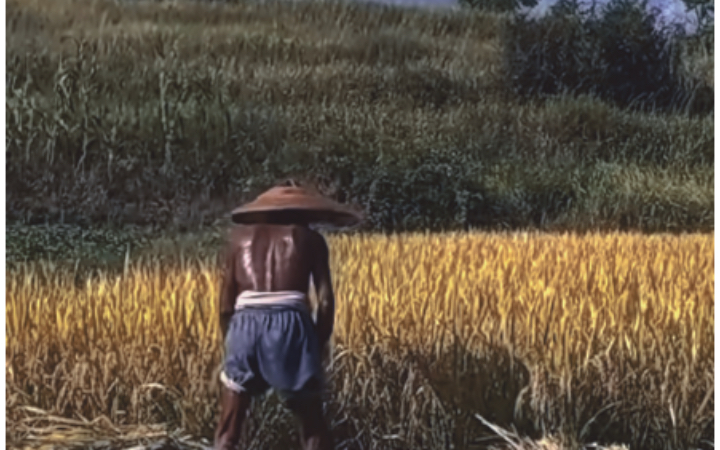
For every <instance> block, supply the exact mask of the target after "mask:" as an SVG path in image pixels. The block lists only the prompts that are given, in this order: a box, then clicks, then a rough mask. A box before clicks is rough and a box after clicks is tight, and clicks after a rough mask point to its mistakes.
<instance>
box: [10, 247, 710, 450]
mask: <svg viewBox="0 0 720 450" xmlns="http://www.w3.org/2000/svg"><path fill="white" fill-rule="evenodd" d="M330 246H331V252H332V260H333V273H334V274H335V280H334V282H335V288H336V293H337V298H338V309H337V322H336V330H335V337H334V342H335V347H334V353H333V354H332V357H331V358H330V359H329V360H327V368H328V373H329V374H330V387H331V389H330V393H329V396H328V402H327V404H326V406H327V410H328V413H329V417H330V419H331V423H332V428H333V432H334V434H335V436H336V439H337V442H338V443H339V444H340V443H342V444H341V445H340V446H339V448H347V449H360V448H378V449H443V450H446V449H448V448H457V449H472V448H478V449H480V448H488V447H487V446H488V445H491V444H492V445H494V446H495V447H494V448H508V449H510V448H513V449H519V448H522V449H538V448H542V449H546V450H550V449H558V448H563V449H580V448H586V447H584V445H589V444H591V443H599V444H600V445H608V444H611V443H617V444H625V445H628V446H629V448H633V449H640V448H652V449H688V448H711V447H709V445H710V444H709V442H711V441H712V439H713V438H712V432H713V425H712V424H713V423H714V422H713V420H714V401H713V393H714V368H713V361H714V347H713V342H714V337H713V311H714V309H713V296H714V293H713V279H714V277H713V247H714V239H713V237H712V236H708V235H686V236H668V235H665V236H650V237H648V236H642V235H625V234H614V235H607V234H602V235H587V236H576V235H566V236H549V235H541V234H529V235H527V234H509V235H504V234H471V235H466V234H462V235H411V236H394V237H382V236H360V235H359V236H354V237H348V236H344V237H335V238H332V239H331V240H330ZM218 286H219V280H218V270H217V267H216V266H215V263H214V262H213V260H212V259H207V258H203V257H201V258H196V257H193V256H191V255H187V254H186V255H185V257H184V258H181V257H180V255H176V257H175V258H174V260H173V262H172V263H168V262H167V261H165V262H163V261H161V260H160V259H158V258H157V257H154V258H153V257H146V258H145V259H142V260H137V261H132V262H130V263H129V264H128V266H127V267H126V269H125V271H124V273H120V274H118V273H111V272H102V273H100V274H99V276H98V277H96V278H94V279H91V280H87V281H81V282H78V281H77V280H76V278H75V275H74V274H73V272H72V271H69V272H67V271H64V270H63V269H60V268H58V267H53V266H52V265H51V264H50V263H31V264H27V265H24V266H22V267H21V268H20V269H19V270H17V271H13V272H10V273H9V274H8V283H7V312H6V321H7V333H8V334H7V337H6V344H7V350H6V356H7V366H6V375H7V385H6V393H7V404H6V413H7V419H8V428H7V430H6V433H7V437H8V442H9V444H10V446H11V447H13V446H19V445H31V446H32V445H33V444H34V445H38V444H39V443H40V442H44V443H48V442H55V443H56V444H58V445H62V444H63V443H65V444H67V443H68V441H71V440H74V442H76V443H78V444H79V445H80V446H84V447H88V446H91V445H92V444H95V443H97V442H98V441H101V442H104V444H101V446H102V445H104V446H108V445H110V444H112V445H114V446H115V448H127V447H128V446H130V445H131V443H132V442H138V441H139V440H140V438H139V437H138V434H136V435H135V438H134V440H133V439H132V434H131V433H132V432H133V431H134V432H136V433H139V436H143V435H145V436H147V435H152V433H154V435H155V436H162V435H163V430H165V431H167V430H170V431H175V430H178V429H182V430H183V431H179V432H176V433H177V434H176V436H181V435H185V434H189V435H192V436H196V437H197V436H204V437H210V436H211V435H212V428H213V427H214V424H215V420H216V417H217V416H216V415H217V404H216V400H217V395H218V393H217V389H218V386H217V381H216V380H217V377H216V376H217V372H216V368H217V365H218V363H219V362H220V357H221V349H220V345H219V344H220V343H219V342H218V338H217V333H218V330H217V321H216V320H215V318H216V316H217V310H216V304H215V302H216V297H217V288H218ZM28 406H30V407H33V408H39V410H38V409H27V408H26V407H28ZM478 415H479V416H480V417H482V418H483V420H486V421H488V422H489V423H490V424H491V426H492V427H495V430H494V431H491V430H490V428H488V427H486V426H485V425H483V424H482V423H481V420H480V418H479V417H478ZM58 417H65V419H59V418H58ZM68 419H72V420H68ZM83 419H86V420H87V422H83ZM93 420H94V421H93ZM153 426H154V427H153ZM143 427H144V428H143ZM497 427H500V428H497ZM292 428H293V427H292V420H291V417H290V416H289V414H288V413H287V411H283V410H282V409H281V408H280V406H279V404H278V403H277V401H276V400H275V398H274V397H271V399H270V401H265V402H259V403H256V405H255V407H254V412H253V416H252V419H251V421H250V424H249V427H248V429H247V436H246V440H245V441H244V442H245V443H246V444H251V447H249V448H257V449H261V448H262V449H286V448H292V447H293V446H294V444H293V439H296V435H295V434H294V433H295V432H294V431H291V430H292ZM513 428H514V429H515V430H516V431H506V432H504V431H503V429H505V430H512V429H513ZM503 433H507V434H506V435H505V438H506V439H507V440H509V441H504V440H503V439H502V438H500V437H499V435H502V434H503ZM33 436H34V437H35V438H33ZM123 438H125V440H123ZM541 438H543V439H544V440H541ZM149 440H151V439H149ZM196 441H197V438H196ZM123 444H124V447H123V446H122V445H123ZM452 445H454V447H452ZM187 448H190V447H187Z"/></svg>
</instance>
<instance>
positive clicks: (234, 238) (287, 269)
mask: <svg viewBox="0 0 720 450" xmlns="http://www.w3.org/2000/svg"><path fill="white" fill-rule="evenodd" d="M328 253H329V252H328V247H327V243H326V242H325V238H324V237H323V236H322V235H321V234H320V233H318V232H316V231H313V230H311V229H310V228H308V227H307V226H304V225H295V224H293V225H276V224H257V225H238V226H235V227H234V229H233V230H232V231H231V234H230V240H229V245H228V251H227V254H226V259H225V274H224V280H223V286H222V290H221V295H220V325H221V328H222V332H223V338H224V337H225V334H226V331H227V325H228V322H229V320H230V318H231V316H232V314H233V311H234V307H235V299H236V298H237V296H238V295H239V294H240V293H241V292H243V291H248V290H252V291H259V292H277V291H299V292H303V293H305V294H306V295H307V294H309V288H310V277H311V276H312V279H313V284H314V285H315V288H316V290H317V297H318V314H317V324H316V326H317V332H318V337H319V338H320V342H321V344H323V345H324V343H325V342H326V341H327V340H328V339H329V337H330V334H331V333H332V325H333V323H332V322H333V315H334V314H333V313H334V296H333V291H332V283H331V279H330V267H329V261H328V258H329V255H328ZM308 307H310V305H308Z"/></svg>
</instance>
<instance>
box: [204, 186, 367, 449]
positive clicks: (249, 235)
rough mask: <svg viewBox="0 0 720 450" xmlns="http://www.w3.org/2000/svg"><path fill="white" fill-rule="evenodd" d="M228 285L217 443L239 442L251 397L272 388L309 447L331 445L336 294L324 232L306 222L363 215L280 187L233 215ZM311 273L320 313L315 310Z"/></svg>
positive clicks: (352, 220)
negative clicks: (326, 404)
mask: <svg viewBox="0 0 720 450" xmlns="http://www.w3.org/2000/svg"><path fill="white" fill-rule="evenodd" d="M232 220H233V222H235V223H237V224H239V225H238V226H235V227H233V229H232V231H231V233H230V240H229V245H228V250H227V253H226V259H225V268H224V271H225V272H224V279H223V284H222V289H221V292H220V308H219V310H220V329H221V331H222V335H223V340H224V342H225V361H224V363H223V371H222V372H221V374H220V380H221V381H222V384H223V386H222V388H221V389H222V393H221V399H220V423H219V424H218V427H217V430H216V432H215V449H231V448H236V447H237V444H238V441H239V439H240V428H241V426H242V423H243V420H244V419H245V417H246V413H247V410H248V407H249V406H250V400H251V398H252V397H253V396H257V395H259V394H262V393H264V392H266V391H267V390H268V389H269V388H270V387H272V388H274V389H275V391H276V392H278V393H279V394H280V396H281V398H282V399H283V400H284V402H285V405H286V406H287V407H288V408H289V409H290V410H291V411H292V412H293V413H294V414H295V416H296V417H297V419H298V421H299V425H300V439H301V441H302V446H303V448H304V449H330V448H332V442H331V436H330V431H329V429H328V426H327V424H326V423H325V420H324V418H323V410H322V400H321V396H320V394H321V392H322V388H323V379H324V377H323V369H322V365H321V354H322V352H323V350H324V348H325V346H326V345H327V344H328V341H329V339H330V335H331V334H332V331H333V322H334V313H335V297H334V294H333V288H332V283H331V280H330V267H329V261H328V247H327V244H326V242H325V239H324V238H323V236H322V235H321V234H319V233H318V232H316V231H314V230H312V229H310V228H309V227H308V226H309V225H310V224H312V223H329V224H333V225H336V226H344V225H353V224H356V223H358V222H359V221H360V220H361V216H360V214H358V213H356V212H354V211H352V210H351V209H349V208H347V207H344V206H342V205H340V204H338V203H335V202H334V201H332V200H329V199H326V198H324V197H321V196H320V195H317V194H315V193H313V192H310V191H308V190H307V189H305V188H302V187H298V186H295V185H293V186H277V187H274V188H272V189H270V190H269V191H267V192H265V193H264V194H262V195H260V196H259V197H258V198H257V199H256V200H255V201H253V202H251V203H248V204H246V205H244V206H241V207H239V208H237V209H235V210H234V211H233V212H232ZM310 277H312V280H313V284H314V286H315V289H316V293H317V299H318V305H317V311H316V320H315V321H313V319H312V316H311V312H310V302H309V300H308V291H309V287H310V286H309V283H310Z"/></svg>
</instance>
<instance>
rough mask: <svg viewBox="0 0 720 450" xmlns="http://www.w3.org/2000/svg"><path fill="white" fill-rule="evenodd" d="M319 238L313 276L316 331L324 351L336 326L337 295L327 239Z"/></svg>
mask: <svg viewBox="0 0 720 450" xmlns="http://www.w3.org/2000/svg"><path fill="white" fill-rule="evenodd" d="M317 236H318V239H317V244H316V246H315V248H314V249H313V250H314V251H315V258H314V259H315V262H314V264H313V271H312V276H313V284H314V285H315V292H316V293H317V299H318V310H317V323H316V330H317V334H318V338H319V341H320V348H321V349H322V348H324V347H325V344H327V342H328V341H329V340H330V336H331V335H332V332H333V326H334V324H335V294H334V293H333V287H332V279H331V278H330V251H329V250H328V246H327V243H326V242H325V238H323V237H322V235H320V234H318V235H317Z"/></svg>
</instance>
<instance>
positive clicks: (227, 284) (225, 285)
mask: <svg viewBox="0 0 720 450" xmlns="http://www.w3.org/2000/svg"><path fill="white" fill-rule="evenodd" d="M223 265H224V267H223V280H222V286H221V287H220V298H219V302H218V311H219V313H220V332H221V333H222V340H223V342H224V341H225V336H226V335H227V330H228V327H229V325H230V319H232V316H233V312H234V305H235V297H237V281H236V280H235V252H234V251H233V247H232V245H229V246H228V249H227V250H226V253H225V261H224V264H223Z"/></svg>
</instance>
